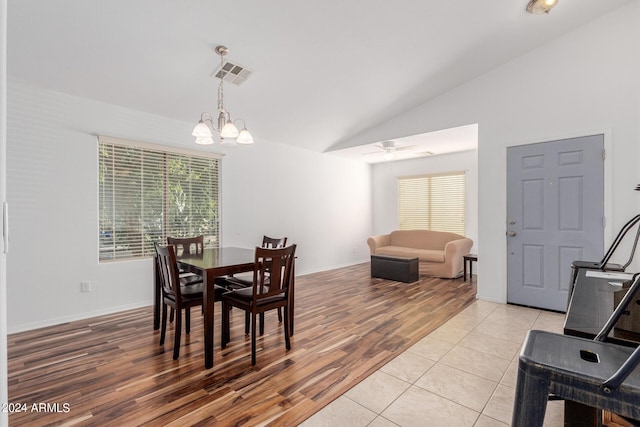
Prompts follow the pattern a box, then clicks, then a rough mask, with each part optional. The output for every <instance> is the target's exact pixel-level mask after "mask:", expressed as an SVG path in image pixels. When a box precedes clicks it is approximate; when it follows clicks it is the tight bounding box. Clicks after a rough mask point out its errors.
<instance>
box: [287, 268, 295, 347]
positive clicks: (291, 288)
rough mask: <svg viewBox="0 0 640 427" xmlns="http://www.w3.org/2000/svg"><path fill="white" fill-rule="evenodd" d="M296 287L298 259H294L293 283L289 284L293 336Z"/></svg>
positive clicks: (290, 327)
mask: <svg viewBox="0 0 640 427" xmlns="http://www.w3.org/2000/svg"><path fill="white" fill-rule="evenodd" d="M295 288H296V260H295V259H294V260H293V267H292V269H291V283H290V284H289V325H288V326H289V336H291V337H292V336H293V317H294V306H295V300H296V299H295V296H294V294H295Z"/></svg>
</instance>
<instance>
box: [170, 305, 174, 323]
mask: <svg viewBox="0 0 640 427" xmlns="http://www.w3.org/2000/svg"><path fill="white" fill-rule="evenodd" d="M174 313H175V310H174V309H173V307H171V314H170V315H169V323H173V317H174Z"/></svg>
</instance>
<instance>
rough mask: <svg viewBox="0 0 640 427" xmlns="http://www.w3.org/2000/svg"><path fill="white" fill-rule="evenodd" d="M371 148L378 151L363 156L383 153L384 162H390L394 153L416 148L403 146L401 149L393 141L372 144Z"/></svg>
mask: <svg viewBox="0 0 640 427" xmlns="http://www.w3.org/2000/svg"><path fill="white" fill-rule="evenodd" d="M373 146H374V147H376V148H377V149H378V151H374V152H371V153H365V154H364V155H365V156H369V155H372V154H380V153H384V159H385V160H392V159H393V158H394V157H395V152H396V151H401V150H411V149H413V148H415V147H416V146H415V145H405V146H402V147H398V146H396V143H395V141H382V142H381V143H380V144H374V145H373Z"/></svg>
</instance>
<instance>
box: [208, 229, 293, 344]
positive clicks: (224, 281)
mask: <svg viewBox="0 0 640 427" xmlns="http://www.w3.org/2000/svg"><path fill="white" fill-rule="evenodd" d="M285 246H287V238H286V237H269V236H263V237H262V247H263V248H284V247H285ZM216 283H218V284H219V285H220V286H222V287H224V288H226V289H228V290H230V291H231V290H234V289H242V288H248V287H250V286H252V285H253V277H252V275H251V274H249V275H247V274H239V275H231V276H228V277H222V278H220V279H218V281H217V282H216ZM250 320H251V319H250V316H249V313H247V315H246V319H245V328H244V329H245V330H244V333H245V334H247V335H248V334H249V325H250ZM278 322H282V310H281V309H280V308H279V309H278ZM260 334H264V313H262V314H261V315H260Z"/></svg>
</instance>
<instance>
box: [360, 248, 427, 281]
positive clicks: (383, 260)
mask: <svg viewBox="0 0 640 427" xmlns="http://www.w3.org/2000/svg"><path fill="white" fill-rule="evenodd" d="M371 277H379V278H381V279H388V280H395V281H397V282H405V283H412V282H416V281H417V280H418V278H419V271H418V258H402V257H395V256H388V255H371Z"/></svg>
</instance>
